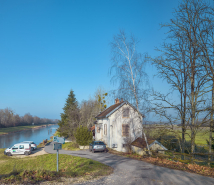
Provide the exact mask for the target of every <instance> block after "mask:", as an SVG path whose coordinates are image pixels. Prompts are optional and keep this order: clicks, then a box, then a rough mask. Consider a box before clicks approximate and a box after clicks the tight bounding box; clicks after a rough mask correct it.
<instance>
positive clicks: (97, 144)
mask: <svg viewBox="0 0 214 185" xmlns="http://www.w3.org/2000/svg"><path fill="white" fill-rule="evenodd" d="M89 151H90V152H93V153H94V152H97V151H103V152H107V148H106V145H105V143H104V142H102V141H93V142H92V143H90V144H89Z"/></svg>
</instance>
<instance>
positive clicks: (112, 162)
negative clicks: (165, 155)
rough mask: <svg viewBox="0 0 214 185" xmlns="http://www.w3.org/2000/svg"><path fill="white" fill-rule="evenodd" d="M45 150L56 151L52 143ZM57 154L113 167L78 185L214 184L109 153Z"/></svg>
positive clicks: (191, 174) (70, 152) (210, 181)
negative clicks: (108, 172)
mask: <svg viewBox="0 0 214 185" xmlns="http://www.w3.org/2000/svg"><path fill="white" fill-rule="evenodd" d="M45 151H46V152H47V153H56V151H54V150H53V144H52V143H50V144H49V145H47V146H45ZM59 154H67V155H73V156H79V157H85V158H89V159H93V160H95V161H99V162H101V163H104V164H106V165H109V166H111V167H113V168H114V173H113V174H111V175H109V176H107V177H103V178H101V179H98V180H93V181H87V182H84V183H80V184H79V185H86V184H93V185H100V184H109V185H126V184H127V185H214V178H211V177H204V176H201V175H197V174H193V173H188V172H184V171H180V170H172V169H169V168H164V167H160V166H155V165H153V164H149V163H146V162H143V161H138V160H134V159H130V158H125V157H122V156H117V155H113V154H109V153H103V152H97V153H91V152H89V151H87V150H80V151H66V150H60V151H59Z"/></svg>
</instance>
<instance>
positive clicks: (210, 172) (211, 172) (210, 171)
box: [109, 149, 214, 178]
mask: <svg viewBox="0 0 214 185" xmlns="http://www.w3.org/2000/svg"><path fill="white" fill-rule="evenodd" d="M109 153H112V154H115V155H120V156H124V157H129V158H132V159H137V160H141V161H145V162H148V163H152V164H154V165H157V166H162V167H167V168H171V169H176V170H183V171H187V172H191V173H196V174H200V175H204V176H209V177H213V178H214V168H211V167H208V166H200V165H197V164H185V163H182V162H177V161H173V160H170V159H164V158H160V157H149V156H141V155H138V154H135V153H123V152H117V151H115V150H112V149H109Z"/></svg>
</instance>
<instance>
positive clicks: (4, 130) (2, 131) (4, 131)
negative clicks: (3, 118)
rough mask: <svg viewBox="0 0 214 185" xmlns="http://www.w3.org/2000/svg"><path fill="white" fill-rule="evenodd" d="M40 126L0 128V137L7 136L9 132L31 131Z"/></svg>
mask: <svg viewBox="0 0 214 185" xmlns="http://www.w3.org/2000/svg"><path fill="white" fill-rule="evenodd" d="M38 126H42V125H28V126H18V127H8V128H0V135H3V134H8V133H10V132H18V131H22V130H28V129H32V128H35V127H38Z"/></svg>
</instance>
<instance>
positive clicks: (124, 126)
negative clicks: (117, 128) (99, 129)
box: [122, 124, 129, 137]
mask: <svg viewBox="0 0 214 185" xmlns="http://www.w3.org/2000/svg"><path fill="white" fill-rule="evenodd" d="M122 136H123V137H127V136H129V125H128V124H122Z"/></svg>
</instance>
